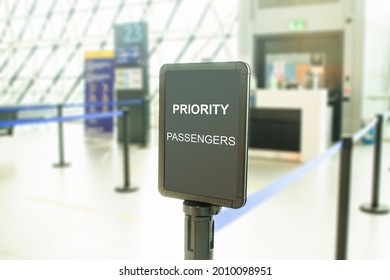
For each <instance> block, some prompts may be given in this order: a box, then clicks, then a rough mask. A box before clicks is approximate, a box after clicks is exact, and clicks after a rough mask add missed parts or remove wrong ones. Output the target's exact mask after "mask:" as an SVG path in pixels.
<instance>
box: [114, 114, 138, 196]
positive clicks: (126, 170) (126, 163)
mask: <svg viewBox="0 0 390 280" xmlns="http://www.w3.org/2000/svg"><path fill="white" fill-rule="evenodd" d="M129 123H130V122H129V112H128V111H127V109H123V116H122V130H123V142H122V144H123V187H118V188H116V189H115V190H116V191H117V192H121V193H124V192H134V191H137V190H138V188H136V187H133V188H130V160H129V137H128V129H129Z"/></svg>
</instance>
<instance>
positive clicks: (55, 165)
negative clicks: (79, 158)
mask: <svg viewBox="0 0 390 280" xmlns="http://www.w3.org/2000/svg"><path fill="white" fill-rule="evenodd" d="M69 166H70V163H54V164H53V167H54V168H63V167H69Z"/></svg>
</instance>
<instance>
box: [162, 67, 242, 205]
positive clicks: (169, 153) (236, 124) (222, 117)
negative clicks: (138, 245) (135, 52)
mask: <svg viewBox="0 0 390 280" xmlns="http://www.w3.org/2000/svg"><path fill="white" fill-rule="evenodd" d="M249 80H250V68H249V66H248V65H247V64H246V63H244V62H223V63H190V64H166V65H163V66H162V67H161V69H160V120H159V179H158V180H159V183H158V184H159V191H160V193H161V194H162V195H164V196H168V197H173V198H179V199H184V200H193V201H199V202H205V203H210V204H213V205H218V206H225V207H231V208H239V207H241V206H243V205H244V204H245V201H246V177H247V124H248V100H249Z"/></svg>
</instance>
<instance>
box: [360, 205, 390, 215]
mask: <svg viewBox="0 0 390 280" xmlns="http://www.w3.org/2000/svg"><path fill="white" fill-rule="evenodd" d="M360 210H362V211H363V212H365V213H369V214H378V215H384V214H388V213H389V208H387V206H385V205H378V206H377V207H372V204H371V203H366V204H363V205H361V206H360Z"/></svg>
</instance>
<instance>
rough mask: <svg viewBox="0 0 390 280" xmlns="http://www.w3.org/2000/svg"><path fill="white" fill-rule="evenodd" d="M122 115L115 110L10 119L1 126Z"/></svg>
mask: <svg viewBox="0 0 390 280" xmlns="http://www.w3.org/2000/svg"><path fill="white" fill-rule="evenodd" d="M122 115H123V112H122V111H113V112H105V113H94V114H87V115H73V116H63V117H48V118H33V119H20V120H12V121H10V120H8V121H1V122H0V127H10V126H19V125H30V124H40V123H50V122H66V121H75V120H88V119H105V118H109V117H118V116H122Z"/></svg>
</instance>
